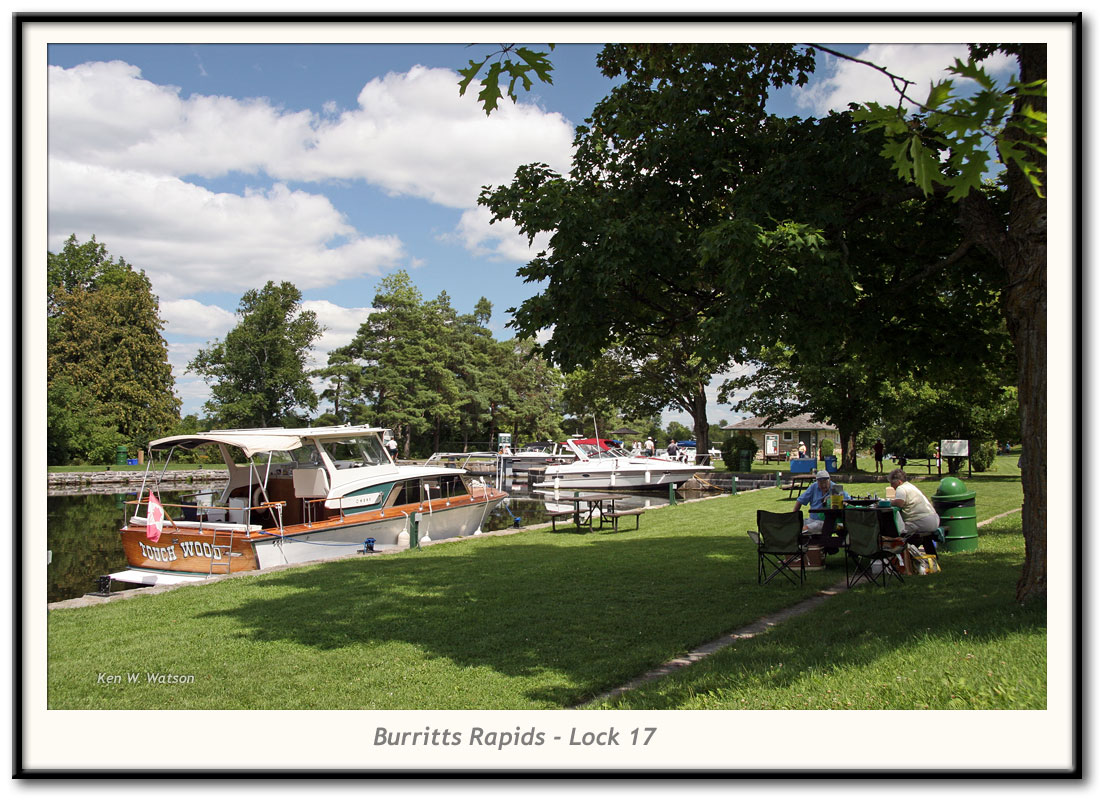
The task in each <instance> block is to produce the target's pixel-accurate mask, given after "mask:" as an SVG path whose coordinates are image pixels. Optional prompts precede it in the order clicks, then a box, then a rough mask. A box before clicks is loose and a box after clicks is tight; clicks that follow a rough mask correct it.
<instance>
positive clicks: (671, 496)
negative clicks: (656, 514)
mask: <svg viewBox="0 0 1100 800" xmlns="http://www.w3.org/2000/svg"><path fill="white" fill-rule="evenodd" d="M668 504H669V505H670V506H674V505H676V484H675V483H670V484H669V485H668Z"/></svg>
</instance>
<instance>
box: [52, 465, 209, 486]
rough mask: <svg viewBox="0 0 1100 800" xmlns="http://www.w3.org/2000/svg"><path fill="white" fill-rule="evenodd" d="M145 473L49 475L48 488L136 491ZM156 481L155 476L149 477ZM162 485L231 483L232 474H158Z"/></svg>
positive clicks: (201, 470) (181, 471)
mask: <svg viewBox="0 0 1100 800" xmlns="http://www.w3.org/2000/svg"><path fill="white" fill-rule="evenodd" d="M145 477H146V476H145V471H144V470H112V469H108V470H102V471H98V472H49V473H46V478H47V488H49V489H76V488H85V489H87V488H96V487H112V486H117V487H132V486H134V485H135V484H136V485H137V486H139V487H140V486H141V482H142V480H144V479H145ZM149 478H150V479H153V478H154V475H153V473H150V474H149ZM156 478H157V479H159V481H160V483H161V485H166V484H184V485H186V484H189V483H203V484H205V483H217V482H218V481H225V480H228V479H229V471H228V470H224V469H193V470H183V469H180V470H168V471H167V472H165V473H164V475H163V476H162V475H161V474H160V473H159V472H158V473H156Z"/></svg>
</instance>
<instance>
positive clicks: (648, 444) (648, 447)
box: [645, 436, 657, 457]
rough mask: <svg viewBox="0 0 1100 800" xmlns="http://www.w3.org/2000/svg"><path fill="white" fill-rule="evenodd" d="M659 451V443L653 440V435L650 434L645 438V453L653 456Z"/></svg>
mask: <svg viewBox="0 0 1100 800" xmlns="http://www.w3.org/2000/svg"><path fill="white" fill-rule="evenodd" d="M656 452H657V445H656V444H654V442H653V437H652V436H650V437H648V438H647V439H646V440H645V454H646V456H647V457H652V456H653V454H654V453H656Z"/></svg>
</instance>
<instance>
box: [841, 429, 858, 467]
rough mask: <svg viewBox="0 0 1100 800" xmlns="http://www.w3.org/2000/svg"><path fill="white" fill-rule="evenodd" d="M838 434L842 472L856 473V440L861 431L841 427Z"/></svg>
mask: <svg viewBox="0 0 1100 800" xmlns="http://www.w3.org/2000/svg"><path fill="white" fill-rule="evenodd" d="M837 433H839V434H840V469H841V471H842V472H855V471H856V438H857V437H858V436H859V431H858V430H856V429H855V428H847V427H845V426H844V425H841V426H840V427H839V428H838V429H837Z"/></svg>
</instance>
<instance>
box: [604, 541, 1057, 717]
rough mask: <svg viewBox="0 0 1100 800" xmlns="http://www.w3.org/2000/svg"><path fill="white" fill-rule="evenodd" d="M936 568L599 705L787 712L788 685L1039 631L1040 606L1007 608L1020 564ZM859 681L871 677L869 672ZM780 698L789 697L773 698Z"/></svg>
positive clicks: (791, 699) (928, 677) (1004, 556)
mask: <svg viewBox="0 0 1100 800" xmlns="http://www.w3.org/2000/svg"><path fill="white" fill-rule="evenodd" d="M1016 535H1017V536H1019V532H1018V531H1016ZM943 562H944V571H943V572H941V573H939V574H934V575H927V576H911V577H908V578H906V581H905V584H904V585H898V584H893V585H892V586H891V587H890V588H889V589H886V590H884V589H882V588H879V587H871V586H863V587H857V588H854V589H852V590H850V591H849V592H847V593H845V594H843V595H841V596H839V597H836V598H834V599H832V600H830V601H829V602H828V603H826V604H825V605H823V606H821V607H820V608H819V609H818V610H816V611H815V612H814V613H812V614H809V615H806V616H803V617H801V618H797V619H792V620H789V621H788V622H786V623H784V624H783V625H782V626H781V627H779V628H776V629H774V630H772V631H769V632H768V633H767V634H766V635H764V636H760V637H757V638H754V639H752V640H750V641H746V642H741V643H739V644H738V645H737V647H736V648H728V649H726V650H723V651H721V652H720V653H719V654H718V655H717V656H716V657H714V658H713V659H711V660H710V663H706V662H704V663H703V664H699V665H696V666H694V667H692V668H690V669H688V670H684V671H683V672H681V673H679V674H676V675H673V676H670V677H668V678H665V679H662V680H660V681H657V682H654V683H652V684H649V685H646V686H643V687H641V688H639V689H636V690H634V691H632V692H630V693H628V694H626V695H624V696H622V697H620V698H618V699H616V700H614V701H611V702H608V703H605V704H604V705H606V706H608V707H613V708H647V709H648V708H663V709H676V708H690V707H695V706H696V705H697V698H700V697H708V696H711V697H722V696H723V695H725V696H727V697H728V696H730V695H735V694H736V693H737V692H738V691H739V690H741V691H744V692H746V693H747V694H749V695H752V693H753V692H754V690H758V694H763V693H765V692H767V693H769V694H771V693H774V692H780V693H781V694H780V695H779V696H781V697H785V698H786V699H787V702H788V704H785V705H784V706H783V707H786V708H789V707H794V705H795V704H796V703H795V700H796V697H795V694H794V692H795V689H794V687H795V686H796V685H798V686H804V685H805V683H806V676H807V675H821V676H823V677H822V680H821V682H820V691H821V692H824V691H825V690H826V689H827V688H828V678H827V677H825V676H827V675H828V674H829V673H832V672H835V671H847V672H848V673H858V671H859V670H860V669H862V668H870V667H871V665H873V664H875V663H876V662H879V661H880V660H882V659H884V658H887V657H890V656H892V655H894V654H897V653H899V652H902V651H905V650H907V649H910V648H918V647H920V646H921V644H922V642H925V641H927V640H935V641H940V642H949V641H958V640H960V639H962V640H965V641H966V642H969V643H971V644H970V645H968V646H969V647H972V648H973V647H977V646H980V645H981V644H983V643H991V642H996V641H1000V640H1004V639H1006V638H1010V637H1013V636H1015V635H1017V634H1021V633H1023V634H1030V633H1035V632H1037V631H1041V630H1044V629H1045V626H1046V611H1045V607H1042V606H1035V607H1030V608H1021V607H1019V606H1018V605H1016V604H1015V603H1014V598H1013V595H1014V588H1015V582H1016V578H1017V577H1018V576H1019V571H1020V567H1021V563H1022V556H1017V555H1016V554H1013V553H966V554H950V555H946V556H945V557H944V559H943ZM941 646H944V645H942V644H941ZM868 674H873V669H872V670H870V672H869V673H868ZM940 679H941V676H938V675H935V674H925V675H923V676H922V678H921V680H925V681H929V682H936V681H939V680H940ZM867 688H868V689H869V690H870V689H872V687H867ZM873 688H874V691H876V692H879V691H881V693H882V695H883V696H884V697H891V696H892V694H891V693H893V692H895V691H896V690H895V689H893V688H892V687H890V688H882V689H880V688H879V687H873ZM785 691H788V692H789V694H786V695H783V694H782V693H783V692H785ZM755 707H759V706H755ZM809 707H822V706H821V705H814V706H809ZM870 707H880V706H877V705H873V704H870ZM887 707H889V704H887ZM900 707H905V706H904V705H902V706H900Z"/></svg>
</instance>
